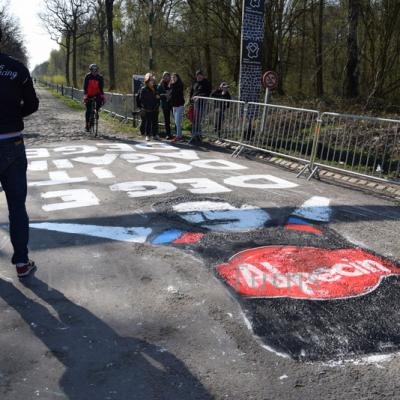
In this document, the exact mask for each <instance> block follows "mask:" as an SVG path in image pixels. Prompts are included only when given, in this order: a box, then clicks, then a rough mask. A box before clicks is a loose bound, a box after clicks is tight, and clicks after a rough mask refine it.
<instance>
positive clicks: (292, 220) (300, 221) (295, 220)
mask: <svg viewBox="0 0 400 400" xmlns="http://www.w3.org/2000/svg"><path fill="white" fill-rule="evenodd" d="M288 224H295V225H312V224H310V223H309V222H308V221H306V220H304V219H300V218H295V217H290V218H289V220H288Z"/></svg>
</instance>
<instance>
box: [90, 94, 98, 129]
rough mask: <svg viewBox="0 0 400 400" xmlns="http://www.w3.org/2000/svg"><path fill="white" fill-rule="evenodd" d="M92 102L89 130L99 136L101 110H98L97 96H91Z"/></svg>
mask: <svg viewBox="0 0 400 400" xmlns="http://www.w3.org/2000/svg"><path fill="white" fill-rule="evenodd" d="M88 101H89V102H90V117H89V132H90V133H91V134H92V135H94V137H97V133H98V130H99V111H98V110H97V98H96V97H89V98H88Z"/></svg>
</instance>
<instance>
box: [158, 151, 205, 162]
mask: <svg viewBox="0 0 400 400" xmlns="http://www.w3.org/2000/svg"><path fill="white" fill-rule="evenodd" d="M152 154H154V155H156V156H161V157H170V158H179V159H181V160H198V159H199V156H198V155H197V153H196V152H195V151H194V150H180V151H175V152H173V153H152Z"/></svg>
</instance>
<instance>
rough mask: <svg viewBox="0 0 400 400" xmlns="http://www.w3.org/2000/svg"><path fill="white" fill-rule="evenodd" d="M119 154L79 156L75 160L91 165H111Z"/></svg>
mask: <svg viewBox="0 0 400 400" xmlns="http://www.w3.org/2000/svg"><path fill="white" fill-rule="evenodd" d="M117 157H118V155H117V154H104V155H103V156H97V157H96V156H95V157H77V158H74V159H73V160H74V161H77V162H80V163H82V164H90V165H111V164H112V163H113V162H114V161H115V160H116V159H117Z"/></svg>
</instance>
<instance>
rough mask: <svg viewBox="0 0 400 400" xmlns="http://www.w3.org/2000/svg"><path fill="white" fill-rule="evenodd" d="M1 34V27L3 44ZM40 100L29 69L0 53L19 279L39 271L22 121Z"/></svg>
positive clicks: (1, 118) (2, 125)
mask: <svg viewBox="0 0 400 400" xmlns="http://www.w3.org/2000/svg"><path fill="white" fill-rule="evenodd" d="M1 39H2V32H1V28H0V43H1ZM38 107H39V100H38V98H37V97H36V93H35V89H34V88H33V83H32V79H31V77H30V74H29V71H28V70H27V68H26V67H25V66H24V65H22V64H21V63H20V62H18V61H17V60H15V59H13V58H11V57H9V56H6V55H5V54H2V53H0V183H1V186H2V188H3V190H4V192H5V194H6V198H7V204H8V211H9V220H10V237H11V243H12V245H13V248H14V255H13V257H12V263H13V264H15V265H16V268H17V274H18V277H20V278H22V277H24V276H27V275H29V274H30V273H31V272H32V271H34V269H35V268H36V266H35V263H34V262H33V261H30V260H29V258H28V241H29V218H28V214H27V212H26V208H25V201H26V195H27V181H26V170H27V164H28V163H27V159H26V154H25V146H24V140H23V137H22V131H23V129H24V122H23V118H24V117H26V116H28V115H30V114H32V113H34V112H35V111H37V109H38Z"/></svg>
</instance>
